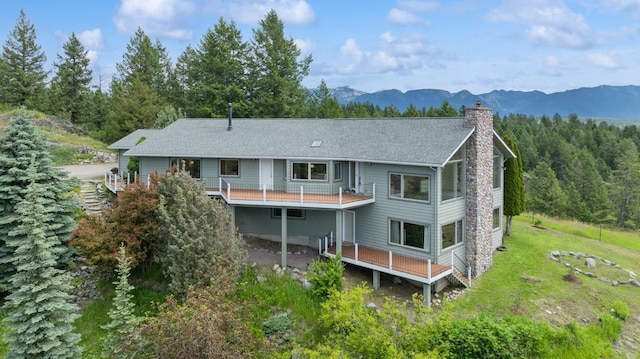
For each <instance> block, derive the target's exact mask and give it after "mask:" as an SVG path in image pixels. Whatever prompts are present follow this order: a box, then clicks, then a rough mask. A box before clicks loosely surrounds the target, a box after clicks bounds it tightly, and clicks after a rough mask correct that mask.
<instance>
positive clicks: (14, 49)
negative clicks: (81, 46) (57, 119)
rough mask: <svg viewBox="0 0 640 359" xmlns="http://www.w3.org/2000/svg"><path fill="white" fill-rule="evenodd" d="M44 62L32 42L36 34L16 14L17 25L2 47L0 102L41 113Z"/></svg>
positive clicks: (32, 27) (44, 76)
mask: <svg viewBox="0 0 640 359" xmlns="http://www.w3.org/2000/svg"><path fill="white" fill-rule="evenodd" d="M46 61H47V58H46V57H45V55H44V52H42V51H41V48H40V45H38V43H37V42H36V30H35V27H34V26H33V24H32V23H31V21H29V19H27V15H26V14H25V13H24V11H23V10H20V16H19V17H18V22H17V24H16V26H15V27H14V28H13V30H12V31H11V32H10V33H9V37H8V39H7V41H6V42H5V44H4V46H3V47H2V59H1V60H0V102H4V103H8V104H11V105H15V106H27V107H28V108H32V109H41V108H42V105H43V102H44V96H45V80H46V78H47V72H46V71H45V70H44V64H45V62H46Z"/></svg>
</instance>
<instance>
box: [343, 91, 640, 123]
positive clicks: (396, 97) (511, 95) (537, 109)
mask: <svg viewBox="0 0 640 359" xmlns="http://www.w3.org/2000/svg"><path fill="white" fill-rule="evenodd" d="M331 93H332V94H333V95H334V96H335V97H336V99H337V100H338V102H340V103H342V104H346V103H349V102H361V103H364V102H370V103H372V104H374V105H378V106H380V107H381V108H384V107H386V106H389V105H394V106H396V107H397V108H398V109H399V110H400V111H401V112H403V111H404V110H405V109H406V108H407V106H409V104H413V105H414V106H415V107H417V108H418V109H421V108H422V107H426V108H429V107H436V108H437V107H440V106H441V105H442V102H443V101H448V102H449V104H451V106H453V107H455V108H460V107H461V106H463V105H464V106H467V107H468V106H472V105H474V104H475V103H476V101H480V102H481V103H482V104H483V105H484V106H485V107H490V108H492V109H493V110H494V111H495V112H497V113H499V114H500V115H508V114H511V113H518V114H525V115H533V116H542V115H547V116H549V117H551V116H553V115H554V114H556V113H558V114H560V115H561V116H563V117H564V116H567V115H569V114H572V113H575V114H577V115H578V117H580V118H594V119H621V120H640V86H633V85H629V86H608V85H602V86H598V87H582V88H578V89H573V90H567V91H563V92H554V93H550V94H545V93H544V92H541V91H506V90H494V91H491V92H488V93H483V94H477V95H476V94H472V93H471V92H469V91H466V90H463V91H460V92H456V93H451V92H449V91H445V90H436V89H421V90H411V91H407V92H401V91H399V90H384V91H378V92H373V93H366V92H363V91H358V90H355V89H352V88H350V87H348V86H344V87H338V88H335V89H331Z"/></svg>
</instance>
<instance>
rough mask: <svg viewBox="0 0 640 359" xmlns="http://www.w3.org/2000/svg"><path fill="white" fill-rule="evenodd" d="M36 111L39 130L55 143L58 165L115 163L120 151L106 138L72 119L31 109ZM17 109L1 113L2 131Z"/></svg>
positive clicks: (52, 154)
mask: <svg viewBox="0 0 640 359" xmlns="http://www.w3.org/2000/svg"><path fill="white" fill-rule="evenodd" d="M28 112H29V113H30V114H31V115H33V119H34V123H35V125H36V126H37V128H38V131H39V133H41V134H42V136H44V137H45V138H46V139H47V140H48V141H49V143H51V157H52V159H53V162H54V164H55V165H56V166H61V165H71V164H81V163H113V162H116V154H115V152H113V151H112V150H109V149H108V148H107V145H106V144H105V143H103V142H100V141H98V140H95V139H93V138H91V137H89V134H88V133H86V132H85V131H83V130H81V129H79V128H77V127H76V126H74V125H73V124H72V123H70V122H69V121H66V120H64V119H61V118H59V117H56V116H51V115H45V114H43V113H41V112H36V111H28ZM14 114H15V111H8V112H4V113H1V114H0V135H3V134H4V133H5V128H6V127H7V126H8V125H9V121H10V119H11V117H12V116H13V115H14Z"/></svg>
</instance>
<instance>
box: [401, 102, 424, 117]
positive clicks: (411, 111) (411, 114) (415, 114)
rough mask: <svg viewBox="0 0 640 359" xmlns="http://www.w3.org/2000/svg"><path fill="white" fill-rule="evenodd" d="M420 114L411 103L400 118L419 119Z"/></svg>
mask: <svg viewBox="0 0 640 359" xmlns="http://www.w3.org/2000/svg"><path fill="white" fill-rule="evenodd" d="M421 116H422V113H421V112H420V110H418V108H416V107H415V106H414V105H413V104H412V103H410V104H409V106H407V109H406V110H404V112H403V113H402V117H421Z"/></svg>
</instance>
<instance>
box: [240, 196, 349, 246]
mask: <svg viewBox="0 0 640 359" xmlns="http://www.w3.org/2000/svg"><path fill="white" fill-rule="evenodd" d="M304 213H305V216H304V218H303V219H298V218H292V217H288V218H287V242H288V243H290V244H299V245H305V246H310V247H313V248H317V247H318V237H319V236H321V235H324V234H326V233H328V232H329V231H334V233H335V230H336V228H335V227H336V214H335V211H329V210H327V211H322V210H309V209H305V210H304ZM235 220H236V226H237V227H238V229H239V230H240V232H242V233H244V234H247V235H255V236H257V237H260V238H264V239H269V240H273V241H278V242H279V241H280V232H281V218H280V217H274V216H273V215H272V209H271V208H265V207H241V206H238V207H235Z"/></svg>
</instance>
